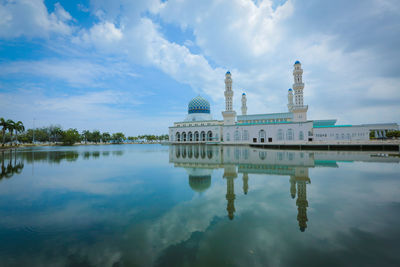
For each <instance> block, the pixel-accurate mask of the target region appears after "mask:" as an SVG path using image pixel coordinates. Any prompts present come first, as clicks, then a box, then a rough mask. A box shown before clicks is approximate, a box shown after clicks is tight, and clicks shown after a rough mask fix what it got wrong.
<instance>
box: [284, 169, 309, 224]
mask: <svg viewBox="0 0 400 267" xmlns="http://www.w3.org/2000/svg"><path fill="white" fill-rule="evenodd" d="M289 182H290V195H291V196H292V198H295V197H296V185H297V200H296V206H297V221H298V222H299V228H300V231H302V232H304V231H305V230H306V228H307V221H308V218H307V207H308V201H307V184H309V183H311V180H310V178H309V177H308V169H307V168H302V167H297V168H296V169H295V174H294V175H291V176H290V180H289Z"/></svg>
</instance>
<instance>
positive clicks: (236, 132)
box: [233, 130, 240, 141]
mask: <svg viewBox="0 0 400 267" xmlns="http://www.w3.org/2000/svg"><path fill="white" fill-rule="evenodd" d="M233 138H234V140H235V141H240V132H239V131H238V130H236V131H235V135H234V137H233Z"/></svg>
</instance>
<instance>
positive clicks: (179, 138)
mask: <svg viewBox="0 0 400 267" xmlns="http://www.w3.org/2000/svg"><path fill="white" fill-rule="evenodd" d="M176 141H177V142H180V141H181V134H180V133H179V132H177V133H176Z"/></svg>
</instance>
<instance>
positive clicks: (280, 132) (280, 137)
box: [278, 129, 283, 141]
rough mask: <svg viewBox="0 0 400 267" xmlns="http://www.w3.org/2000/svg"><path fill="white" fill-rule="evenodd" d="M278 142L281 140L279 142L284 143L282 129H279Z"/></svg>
mask: <svg viewBox="0 0 400 267" xmlns="http://www.w3.org/2000/svg"><path fill="white" fill-rule="evenodd" d="M278 140H279V141H282V140H283V130H282V129H279V130H278Z"/></svg>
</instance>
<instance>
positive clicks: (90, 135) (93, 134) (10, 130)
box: [0, 118, 168, 146]
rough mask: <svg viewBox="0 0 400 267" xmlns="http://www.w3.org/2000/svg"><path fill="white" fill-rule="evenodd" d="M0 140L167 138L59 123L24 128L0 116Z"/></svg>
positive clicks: (58, 141) (61, 141) (59, 141)
mask: <svg viewBox="0 0 400 267" xmlns="http://www.w3.org/2000/svg"><path fill="white" fill-rule="evenodd" d="M0 127H2V128H1V132H0V140H1V141H2V146H4V145H5V143H10V144H11V145H15V144H17V143H36V142H40V143H54V144H64V145H73V144H75V143H85V144H86V143H95V144H98V143H116V144H120V143H124V142H127V141H128V142H157V141H163V140H168V135H167V134H165V135H159V136H158V135H139V136H128V137H125V135H124V133H122V132H116V133H109V132H103V133H101V132H100V131H99V130H93V131H89V130H84V131H82V132H81V133H79V131H78V130H77V129H74V128H69V129H67V130H63V128H62V127H61V126H59V125H50V126H47V127H41V128H35V129H25V127H24V125H23V123H22V122H21V121H18V122H14V121H12V120H5V119H4V118H0Z"/></svg>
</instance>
